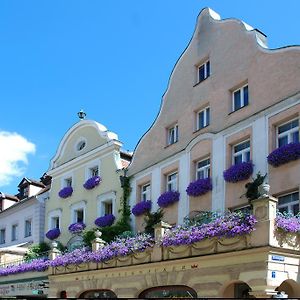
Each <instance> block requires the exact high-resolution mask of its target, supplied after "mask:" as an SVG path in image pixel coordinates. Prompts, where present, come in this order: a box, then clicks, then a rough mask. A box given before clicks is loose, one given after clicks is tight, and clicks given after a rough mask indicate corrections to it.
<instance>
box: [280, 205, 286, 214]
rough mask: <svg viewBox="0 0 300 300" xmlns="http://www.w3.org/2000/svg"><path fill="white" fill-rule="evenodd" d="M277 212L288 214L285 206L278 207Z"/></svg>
mask: <svg viewBox="0 0 300 300" xmlns="http://www.w3.org/2000/svg"><path fill="white" fill-rule="evenodd" d="M278 210H279V211H280V212H281V213H284V212H288V207H287V206H284V207H279V209H278Z"/></svg>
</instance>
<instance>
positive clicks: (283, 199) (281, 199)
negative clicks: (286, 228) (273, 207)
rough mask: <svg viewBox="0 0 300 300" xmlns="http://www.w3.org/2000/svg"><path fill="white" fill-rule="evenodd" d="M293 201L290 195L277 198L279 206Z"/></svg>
mask: <svg viewBox="0 0 300 300" xmlns="http://www.w3.org/2000/svg"><path fill="white" fill-rule="evenodd" d="M292 201H293V198H292V194H289V195H285V196H281V197H278V204H279V205H280V206H281V205H283V204H288V203H290V202H292Z"/></svg>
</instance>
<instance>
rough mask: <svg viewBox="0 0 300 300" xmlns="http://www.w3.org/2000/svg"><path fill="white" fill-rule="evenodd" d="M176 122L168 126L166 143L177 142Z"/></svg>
mask: <svg viewBox="0 0 300 300" xmlns="http://www.w3.org/2000/svg"><path fill="white" fill-rule="evenodd" d="M178 137H179V136H178V124H175V125H173V126H171V127H169V128H168V145H172V144H175V143H177V142H178Z"/></svg>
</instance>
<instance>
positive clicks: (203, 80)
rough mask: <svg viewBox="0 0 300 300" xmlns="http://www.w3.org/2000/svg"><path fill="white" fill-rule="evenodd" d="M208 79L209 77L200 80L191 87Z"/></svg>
mask: <svg viewBox="0 0 300 300" xmlns="http://www.w3.org/2000/svg"><path fill="white" fill-rule="evenodd" d="M208 78H210V75H209V76H208V77H206V78H205V79H203V80H201V81H198V82H197V83H196V84H194V85H193V87H195V86H197V85H199V84H200V83H202V82H204V81H206V80H207V79H208Z"/></svg>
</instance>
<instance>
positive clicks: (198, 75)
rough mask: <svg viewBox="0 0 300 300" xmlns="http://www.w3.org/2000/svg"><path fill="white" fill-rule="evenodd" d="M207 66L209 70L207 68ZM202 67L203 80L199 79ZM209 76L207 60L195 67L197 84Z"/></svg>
mask: <svg viewBox="0 0 300 300" xmlns="http://www.w3.org/2000/svg"><path fill="white" fill-rule="evenodd" d="M208 65H209V68H208ZM203 66H204V78H203V79H201V78H200V69H201V68H202V67H203ZM210 74H211V65H210V61H209V59H207V60H206V61H204V62H203V63H201V64H200V65H198V66H197V83H200V82H202V81H204V80H205V79H207V78H208V77H209V76H210Z"/></svg>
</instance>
